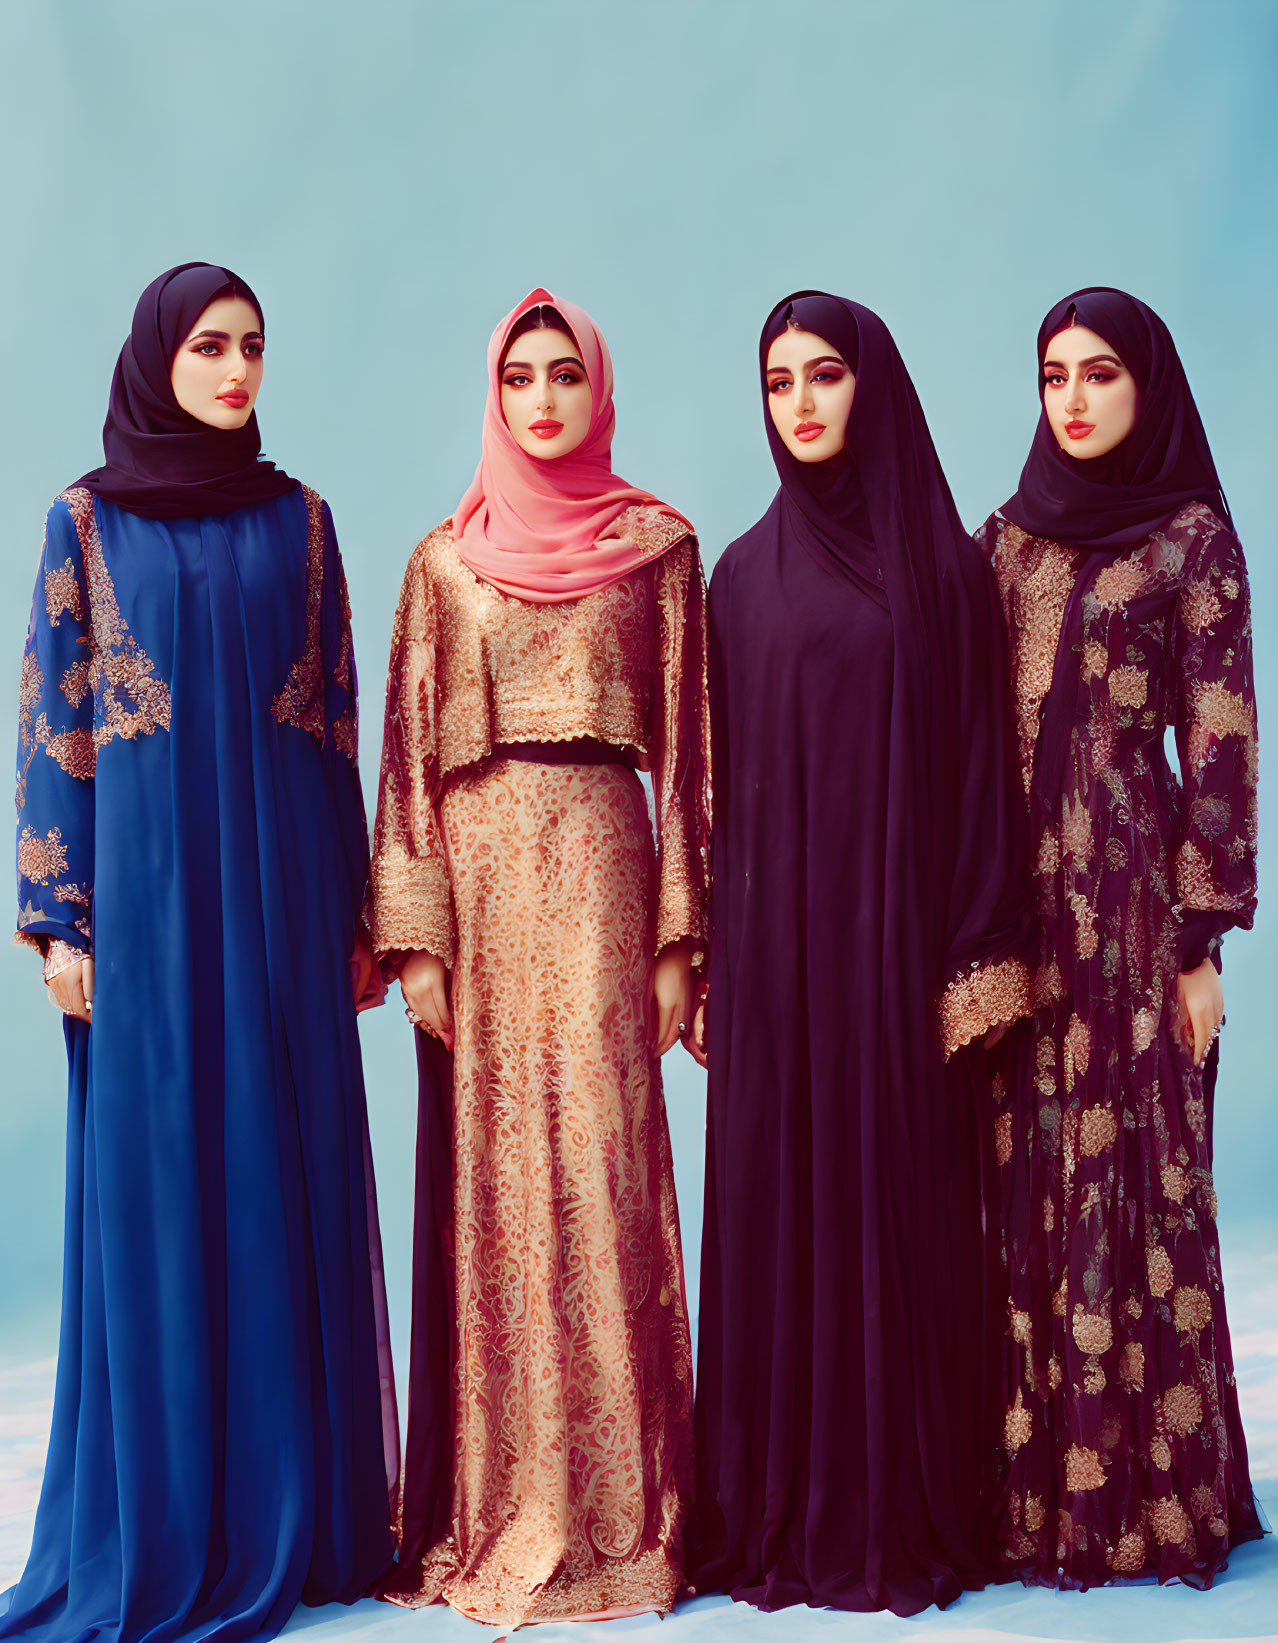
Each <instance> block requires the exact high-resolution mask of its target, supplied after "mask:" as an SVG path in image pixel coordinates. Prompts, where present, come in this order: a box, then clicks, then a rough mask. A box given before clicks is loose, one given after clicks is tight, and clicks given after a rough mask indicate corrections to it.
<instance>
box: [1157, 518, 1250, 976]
mask: <svg viewBox="0 0 1278 1643" xmlns="http://www.w3.org/2000/svg"><path fill="white" fill-rule="evenodd" d="M1171 529H1172V531H1176V530H1177V529H1181V530H1184V531H1191V532H1192V533H1193V535H1194V541H1193V542H1192V543H1191V544H1190V546H1189V549H1188V551H1187V553H1186V559H1185V563H1186V577H1185V582H1184V585H1183V587H1182V589H1181V593H1180V597H1179V600H1178V603H1177V610H1176V620H1175V624H1174V652H1175V666H1174V667H1173V669H1172V677H1173V679H1174V680H1175V681H1176V689H1177V702H1176V745H1177V749H1178V752H1179V757H1180V766H1181V775H1182V778H1183V781H1184V786H1185V807H1184V824H1183V835H1182V838H1181V841H1180V845H1179V850H1178V852H1177V857H1176V890H1177V896H1178V899H1179V901H1180V903H1181V906H1182V908H1183V909H1184V910H1185V916H1186V932H1187V936H1186V953H1185V954H1184V955H1183V956H1184V958H1185V961H1186V963H1187V964H1188V965H1189V967H1191V968H1192V967H1193V965H1194V964H1195V963H1196V962H1200V961H1201V955H1202V951H1203V950H1204V949H1205V947H1206V944H1207V943H1208V941H1209V940H1211V939H1213V938H1214V937H1216V936H1219V935H1220V934H1222V933H1223V932H1224V931H1225V930H1227V929H1228V928H1229V927H1230V926H1232V925H1240V926H1242V927H1243V928H1244V929H1245V928H1249V927H1250V925H1251V922H1252V919H1253V917H1254V914H1255V906H1256V844H1257V803H1256V785H1257V774H1258V765H1259V744H1258V739H1257V733H1256V691H1255V680H1254V675H1253V667H1252V636H1251V604H1250V598H1249V595H1248V587H1247V569H1246V566H1245V564H1244V562H1243V555H1242V549H1241V547H1240V546H1239V543H1238V540H1237V538H1236V537H1235V536H1234V534H1233V532H1232V531H1230V530H1229V529H1228V528H1227V527H1226V526H1225V525H1224V523H1223V522H1222V521H1221V520H1218V519H1217V518H1216V517H1215V515H1214V514H1212V513H1211V512H1210V511H1209V510H1208V509H1206V508H1204V507H1202V506H1201V504H1199V505H1196V506H1195V507H1194V508H1193V509H1190V510H1187V513H1186V515H1182V516H1180V517H1179V518H1178V519H1177V520H1176V521H1174V522H1173V525H1172V527H1171Z"/></svg>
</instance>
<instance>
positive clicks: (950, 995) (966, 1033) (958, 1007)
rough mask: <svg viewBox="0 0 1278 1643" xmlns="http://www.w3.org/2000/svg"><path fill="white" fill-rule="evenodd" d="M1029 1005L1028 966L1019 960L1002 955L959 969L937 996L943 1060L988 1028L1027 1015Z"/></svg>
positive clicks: (987, 1030) (985, 1031)
mask: <svg viewBox="0 0 1278 1643" xmlns="http://www.w3.org/2000/svg"><path fill="white" fill-rule="evenodd" d="M1029 1007H1030V986H1029V969H1028V967H1027V966H1026V964H1025V962H1024V961H1023V960H1022V959H1019V958H1005V959H1001V960H1000V961H999V962H998V963H997V964H982V965H981V966H980V967H979V968H977V969H975V970H968V971H963V972H961V973H960V974H959V975H957V976H955V977H954V979H953V981H951V982H950V984H949V986H948V987H947V988H946V989H945V991H944V993H942V995H941V1039H942V1044H943V1047H944V1051H945V1056H946V1059H947V1060H948V1059H949V1057H950V1056H952V1055H953V1054H954V1052H955V1050H958V1049H961V1048H962V1047H963V1045H964V1044H970V1043H971V1042H972V1040H973V1039H975V1038H980V1037H981V1036H982V1035H983V1034H985V1033H987V1032H989V1030H990V1028H991V1027H997V1026H1000V1025H1001V1024H1002V1023H1003V1022H1008V1021H1016V1020H1018V1019H1019V1018H1020V1017H1021V1016H1023V1015H1026V1014H1028V1012H1029Z"/></svg>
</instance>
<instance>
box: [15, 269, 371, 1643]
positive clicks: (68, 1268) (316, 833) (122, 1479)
mask: <svg viewBox="0 0 1278 1643" xmlns="http://www.w3.org/2000/svg"><path fill="white" fill-rule="evenodd" d="M262 330H263V320H262V312H261V308H260V305H259V304H258V302H257V299H256V298H255V297H254V296H253V294H252V292H251V291H250V290H249V289H248V287H247V286H246V285H245V284H244V283H243V281H241V280H239V279H237V278H236V276H235V275H233V274H232V273H230V272H229V271H228V270H226V269H224V268H216V267H211V266H209V265H208V264H207V263H187V264H184V265H182V266H181V267H179V268H175V269H171V270H170V271H169V272H168V273H166V274H163V275H161V276H160V278H159V279H157V280H155V281H154V282H153V283H152V284H151V285H150V286H148V287H147V289H146V290H145V291H144V292H143V294H142V296H141V298H140V300H139V302H138V306H137V310H136V312H135V314H134V318H133V328H132V333H131V335H130V337H129V339H128V340H127V341H126V343H125V345H124V348H123V350H122V351H121V354H120V360H119V364H118V365H117V367H116V373H115V378H114V382H113V385H112V391H111V405H110V410H109V412H108V416H107V421H106V426H105V428H104V431H103V440H104V445H105V451H106V461H105V463H104V465H103V466H102V467H101V468H99V469H97V470H96V471H95V472H93V473H90V474H86V475H85V477H84V478H83V479H81V480H80V481H79V482H78V483H77V484H76V485H75V486H73V487H72V488H71V489H69V490H67V491H65V492H64V493H63V494H62V495H61V496H59V497H58V498H57V499H56V500H55V501H54V503H53V505H52V507H51V508H50V510H49V514H48V518H47V521H46V525H45V543H44V554H43V560H42V563H41V567H40V572H39V577H38V580H37V583H36V593H35V604H34V608H33V611H32V617H31V628H30V633H29V636H28V639H27V645H26V651H25V654H24V657H23V664H22V684H21V708H20V730H19V749H18V835H19V837H18V874H19V885H18V892H19V909H20V910H19V915H18V940H19V941H21V942H23V943H25V944H27V945H29V946H32V947H35V948H37V949H38V950H39V951H40V952H41V953H42V954H43V956H44V961H45V975H46V980H47V984H48V987H49V992H50V995H51V998H52V1000H53V1001H54V1002H55V1003H57V1004H58V1005H59V1006H60V1007H61V1008H62V1009H63V1010H64V1012H65V1017H66V1021H65V1025H66V1041H67V1051H68V1058H69V1063H70V1117H69V1126H68V1152H67V1199H66V1257H65V1275H64V1284H63V1310H62V1337H61V1348H60V1355H59V1361H58V1377H57V1389H56V1393H55V1399H54V1411H53V1430H52V1436H51V1439H50V1444H49V1455H48V1463H47V1467H46V1471H45V1478H44V1487H43V1491H42V1494H41V1498H40V1506H39V1510H38V1512H37V1515H36V1526H35V1541H34V1545H33V1547H32V1551H31V1556H30V1561H29V1562H28V1564H27V1567H26V1570H25V1572H24V1573H23V1575H22V1578H21V1580H20V1581H19V1583H18V1585H17V1586H16V1587H15V1588H14V1589H13V1591H12V1592H11V1593H10V1594H9V1597H8V1608H7V1613H5V1614H3V1615H0V1637H13V1636H21V1637H25V1638H39V1639H47V1640H49V1643H53V1640H55V1639H56V1640H57V1643H70V1640H73V1639H88V1638H95V1639H106V1640H110V1643H133V1640H140V1639H143V1638H145V1639H146V1640H147V1643H167V1640H171V1639H194V1638H204V1637H212V1636H216V1637H218V1638H220V1639H230V1638H238V1637H247V1636H250V1635H252V1634H254V1633H258V1632H267V1633H272V1632H276V1631H278V1630H279V1629H280V1627H281V1626H282V1625H283V1624H284V1622H285V1620H286V1619H287V1618H288V1616H289V1614H290V1613H291V1611H292V1610H293V1608H294V1606H295V1605H296V1604H297V1602H298V1601H299V1600H301V1601H303V1602H307V1603H324V1602H328V1601H330V1600H334V1599H336V1600H339V1601H344V1602H350V1601H353V1600H354V1599H355V1598H357V1597H359V1596H360V1595H362V1593H363V1592H364V1591H365V1590H366V1589H367V1587H368V1586H369V1584H370V1583H371V1582H372V1581H373V1580H374V1579H375V1578H376V1577H377V1576H378V1575H379V1574H380V1573H381V1571H382V1569H383V1568H384V1567H385V1565H386V1564H387V1562H388V1561H389V1559H390V1556H391V1551H392V1542H391V1532H390V1501H389V1489H390V1487H391V1480H393V1479H394V1477H395V1474H396V1471H397V1467H398V1438H397V1433H396V1431H395V1425H394V1413H393V1411H394V1404H393V1388H392V1386H391V1382H390V1378H389V1360H388V1357H387V1356H386V1354H385V1353H384V1351H383V1352H382V1354H381V1357H382V1361H381V1362H380V1363H379V1330H380V1333H381V1335H382V1338H383V1340H384V1336H385V1331H384V1327H382V1325H383V1324H384V1292H383V1288H382V1282H381V1275H380V1250H379V1239H378V1230H377V1218H376V1207H375V1200H374V1196H373V1192H372V1175H371V1166H370V1161H369V1150H368V1129H367V1116H366V1112H365V1104H364V1087H363V1080H362V1073H361V1068H360V1053H359V1042H358V1037H357V1033H356V1022H355V1016H356V1003H357V997H363V996H364V995H365V990H366V986H367V984H368V979H369V974H370V964H369V960H368V958H367V956H366V953H365V948H364V944H363V941H362V938H361V937H360V935H359V934H358V924H357V920H358V911H359V906H360V902H361V898H362V896H363V892H364V884H365V877H366V872H367V844H366V832H365V822H364V809H363V803H362V799H361V795H360V787H359V777H358V772H357V769H356V764H355V712H356V707H355V673H354V666H353V661H352V656H351V639H350V625H349V615H348V610H347V605H346V594H345V585H344V579H343V574H342V567H341V560H340V558H339V555H338V550H337V542H336V539H335V537H334V533H333V524H332V520H331V518H330V516H329V512H328V509H327V507H326V506H325V504H324V503H323V502H322V501H321V500H320V499H319V497H318V496H316V495H315V493H314V492H312V491H310V490H308V489H307V488H306V487H305V486H303V485H300V484H298V482H297V481H296V480H294V479H290V478H289V477H288V475H286V474H284V473H283V472H281V471H280V470H279V469H278V468H276V467H275V466H274V465H273V464H271V463H269V462H266V461H263V460H261V459H260V458H259V456H258V451H259V445H260V441H259V436H258V431H257V423H256V418H255V416H254V414H253V402H254V399H255V397H256V393H257V388H258V386H259V384H260V382H261V373H262V343H263V337H262ZM352 955H354V957H352ZM353 995H356V996H353ZM368 996H369V997H371V996H372V994H371V993H370V994H369V995H368ZM4 1602H5V1599H3V1598H0V1604H3V1603H4Z"/></svg>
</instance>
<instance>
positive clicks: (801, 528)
mask: <svg viewBox="0 0 1278 1643" xmlns="http://www.w3.org/2000/svg"><path fill="white" fill-rule="evenodd" d="M791 321H793V322H794V323H795V324H796V325H797V326H798V327H799V328H800V329H801V330H804V331H811V332H813V333H814V334H816V335H817V336H820V337H823V338H824V339H825V340H826V341H827V342H829V343H831V344H832V345H833V346H834V347H835V348H836V349H837V350H838V352H839V353H840V354H841V355H842V357H843V358H844V359H845V360H846V361H847V363H848V365H849V366H850V367H851V368H852V370H853V372H854V374H855V376H856V390H855V393H854V394H853V399H852V409H851V412H850V414H849V416H848V425H847V438H846V443H845V445H844V448H843V450H842V451H841V452H840V453H839V454H838V455H837V456H834V457H831V458H829V459H828V460H827V461H825V462H813V463H805V462H800V461H799V460H798V458H797V457H795V456H794V454H793V453H792V452H791V451H790V450H789V448H788V447H787V446H786V444H785V441H784V440H783V439H782V438H781V435H780V433H779V432H778V431H777V429H776V427H775V425H774V424H773V421H772V416H771V413H770V411H769V409H768V403H767V400H768V385H767V361H768V349H769V348H770V347H771V345H772V343H773V341H774V340H775V339H776V338H777V337H778V336H779V335H780V334H781V332H782V331H783V330H784V329H785V327H786V326H787V325H788V324H789V323H790V322H791ZM759 374H760V384H761V387H762V391H763V399H764V405H763V416H764V426H765V428H766V430H767V435H768V444H769V446H770V447H771V450H772V458H773V461H774V462H775V463H776V467H777V472H778V474H779V475H780V479H781V489H780V491H779V492H778V494H777V496H776V498H775V499H774V501H773V503H772V506H771V507H770V508H769V509H768V512H767V513H766V514H765V515H764V517H763V518H762V519H761V520H760V521H759V523H758V524H757V525H756V526H755V527H754V529H753V531H750V532H747V533H746V536H747V538H750V537H754V536H755V535H756V533H759V534H762V533H779V536H780V539H781V545H782V547H783V549H784V551H785V552H789V551H791V550H792V549H793V548H795V547H799V548H802V549H805V550H806V551H807V552H808V553H811V554H813V555H815V556H817V557H818V558H819V559H821V560H823V561H824V562H825V563H826V564H827V565H829V566H830V567H831V568H832V569H834V570H835V571H836V572H837V573H838V574H840V575H842V576H845V577H846V578H847V579H848V580H849V581H851V582H853V583H855V584H856V585H857V586H858V588H860V589H861V590H862V591H863V592H865V593H868V594H869V595H870V597H872V598H874V599H875V601H876V602H877V603H878V604H880V605H881V606H885V607H886V608H887V609H888V611H889V612H890V615H891V619H892V643H893V669H892V671H893V693H892V726H891V741H892V756H891V763H892V770H891V777H890V781H889V792H888V793H887V794H886V795H885V796H884V801H883V802H885V803H886V804H887V806H888V815H889V822H890V826H889V835H890V837H891V839H892V844H891V847H890V855H891V857H892V859H891V860H890V861H889V862H888V864H887V876H888V879H889V881H890V884H891V892H890V893H891V896H892V898H893V904H894V906H895V907H896V910H897V916H896V924H897V926H898V927H899V930H900V931H907V932H909V933H908V934H905V935H903V936H902V937H901V940H900V942H899V943H898V946H899V947H900V952H899V953H898V954H897V957H898V958H899V960H900V963H899V971H900V974H901V975H902V976H907V977H908V978H909V979H908V980H907V981H906V982H904V983H903V986H904V987H905V988H906V990H909V989H911V988H913V987H914V986H916V985H918V984H919V983H920V982H922V983H924V984H930V983H931V982H932V981H933V980H934V979H935V975H934V968H935V961H936V958H937V957H938V956H939V955H938V954H937V953H935V952H927V953H925V952H924V949H925V948H927V947H928V946H929V944H930V943H931V941H932V940H933V939H934V937H935V935H936V934H942V936H943V939H942V942H941V951H942V952H944V951H945V949H946V947H947V946H948V948H949V952H950V961H951V962H953V960H954V957H955V955H956V954H958V955H961V958H962V962H964V963H967V962H969V961H970V960H972V959H973V958H979V957H981V956H983V953H984V951H985V950H986V949H987V948H994V947H998V946H999V945H1000V944H1001V943H1005V942H1006V941H1007V939H1008V938H1007V930H1008V929H1009V928H1012V927H1013V926H1016V927H1019V922H1020V921H1021V916H1022V908H1021V885H1020V861H1019V855H1018V850H1017V848H1015V847H1014V846H1015V843H1016V841H1012V842H1010V843H1009V842H1008V833H1007V828H1006V826H1005V825H1004V820H1005V819H1004V818H1003V817H1001V816H1000V818H999V821H998V823H997V825H995V826H993V827H992V828H991V829H990V830H989V832H988V833H987V834H986V835H985V836H984V837H982V838H981V839H980V840H979V841H973V840H968V839H967V838H966V835H964V836H962V837H960V834H962V833H963V830H962V829H961V828H960V827H958V826H957V818H958V817H959V816H960V815H961V814H962V813H963V812H964V810H965V809H968V808H971V796H970V794H969V793H968V792H967V791H966V789H965V779H966V777H965V772H966V771H970V770H971V769H974V768H981V769H987V770H990V771H994V770H998V771H999V772H1002V770H1003V767H1004V765H1005V764H1006V763H1007V748H1006V746H1005V745H1004V744H1005V741H1006V738H1005V736H1004V730H1005V726H1004V723H1003V715H1002V703H1001V698H999V699H995V698H997V695H998V690H999V689H1001V684H999V685H998V686H997V688H996V686H995V685H994V684H993V683H992V681H993V680H999V681H1001V677H1002V674H1001V671H1000V660H999V658H1000V657H1001V650H1000V640H1001V624H1000V621H999V618H998V613H997V610H996V608H995V602H994V593H993V587H992V582H991V579H990V577H989V574H988V572H987V570H986V567H985V565H984V563H983V561H982V560H981V557H980V555H979V553H978V551H977V550H976V547H975V544H974V543H973V541H972V539H971V537H970V536H969V535H968V533H967V531H966V530H965V529H964V528H963V522H962V520H961V519H960V518H959V515H958V510H957V509H956V507H955V506H954V499H953V497H952V496H951V494H950V487H949V484H948V482H947V481H946V478H945V474H944V471H943V470H942V468H941V463H940V458H939V457H938V456H937V454H936V447H935V446H934V445H933V443H932V435H931V433H930V431H929V429H928V425H927V421H926V419H925V417H924V415H923V407H922V405H921V404H920V403H919V397H918V394H917V393H916V392H915V388H914V384H913V382H912V381H911V379H910V374H909V372H908V371H907V370H906V368H905V362H904V360H903V359H902V358H901V355H900V351H899V350H898V348H897V346H896V343H895V341H894V340H893V337H892V334H891V332H890V331H889V330H888V328H887V326H886V325H885V324H884V323H883V321H882V320H881V319H880V318H879V316H878V315H877V314H875V313H874V312H872V311H871V310H870V309H869V308H866V307H864V306H863V305H862V304H861V303H859V302H853V301H851V300H849V299H848V298H846V297H836V296H831V295H828V294H827V293H825V292H820V291H798V292H795V293H794V295H792V296H789V297H786V298H785V299H784V300H783V301H781V302H779V303H778V304H777V306H776V307H775V308H774V309H773V310H772V313H771V314H770V315H769V316H768V320H767V323H766V324H765V325H764V328H763V334H762V336H761V337H760V339H759ZM991 691H993V692H994V695H993V696H991V694H990V693H991ZM987 698H989V700H987ZM974 701H979V702H980V703H981V707H980V708H979V710H974V709H970V707H967V708H965V706H964V704H970V703H972V702H974ZM974 718H975V720H978V721H979V722H973V720H974ZM974 742H979V743H980V744H981V745H980V747H979V748H974V746H973V744H974ZM1009 745H1010V744H1009ZM995 785H997V784H995ZM995 858H996V859H997V870H996V871H995V872H994V873H993V874H990V873H989V872H988V867H989V863H990V861H991V859H995ZM996 907H997V909H998V910H995V908H996ZM977 932H979V934H977ZM945 938H948V939H945ZM885 962H886V956H885ZM915 1019H917V1017H915Z"/></svg>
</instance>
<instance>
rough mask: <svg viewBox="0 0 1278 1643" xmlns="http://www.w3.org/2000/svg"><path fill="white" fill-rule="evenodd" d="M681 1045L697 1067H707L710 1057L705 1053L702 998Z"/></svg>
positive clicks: (704, 1013) (704, 1009) (703, 1001)
mask: <svg viewBox="0 0 1278 1643" xmlns="http://www.w3.org/2000/svg"><path fill="white" fill-rule="evenodd" d="M683 1047H684V1049H685V1050H687V1052H688V1054H689V1055H690V1056H691V1057H692V1059H693V1060H694V1061H695V1062H696V1064H697V1065H698V1067H705V1068H707V1069H708V1068H709V1066H710V1058H709V1056H708V1055H707V1054H706V1001H705V999H704V998H703V999H702V1000H701V1002H700V1004H698V1005H697V1010H696V1014H695V1015H694V1016H693V1018H692V1025H691V1027H689V1029H688V1031H687V1034H686V1035H685V1037H684V1040H683Z"/></svg>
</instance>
